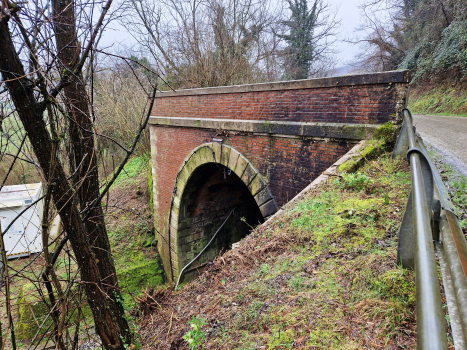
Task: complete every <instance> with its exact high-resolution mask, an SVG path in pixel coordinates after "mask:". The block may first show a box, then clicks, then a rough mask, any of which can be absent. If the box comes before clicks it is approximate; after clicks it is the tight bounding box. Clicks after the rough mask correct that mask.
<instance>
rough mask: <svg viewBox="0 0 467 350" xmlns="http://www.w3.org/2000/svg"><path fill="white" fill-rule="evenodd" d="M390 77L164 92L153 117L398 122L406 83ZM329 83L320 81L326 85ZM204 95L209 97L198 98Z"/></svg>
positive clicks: (368, 122) (154, 109) (157, 102)
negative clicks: (261, 88) (268, 87)
mask: <svg viewBox="0 0 467 350" xmlns="http://www.w3.org/2000/svg"><path fill="white" fill-rule="evenodd" d="M398 73H399V74H402V73H401V72H398ZM356 77H358V76H356ZM389 78H391V77H389ZM389 78H388V80H387V81H388V82H387V83H383V84H371V83H370V82H371V80H369V81H367V82H368V83H365V84H361V85H359V84H358V82H359V79H357V78H356V79H354V80H352V81H350V82H347V84H350V85H345V86H342V84H343V83H344V82H341V81H340V80H337V81H336V82H335V84H334V86H332V87H321V88H302V89H294V90H275V91H253V92H238V93H225V92H224V90H223V88H211V89H192V90H184V95H181V96H177V94H176V93H172V92H170V93H162V94H161V98H158V99H156V101H155V104H154V107H153V112H152V115H154V116H165V117H178V118H183V117H189V118H200V119H201V118H228V119H243V120H245V119H247V120H248V119H249V120H289V121H302V122H328V123H334V122H335V123H358V124H372V123H377V124H382V123H385V122H387V121H389V120H393V119H394V116H395V114H396V113H398V112H399V109H400V108H401V107H403V106H402V105H400V100H401V98H405V92H406V85H407V84H405V82H404V84H401V83H402V81H401V82H398V83H395V82H393V81H392V80H391V79H389ZM331 79H333V78H327V79H320V80H322V81H324V82H327V80H331ZM397 79H400V80H403V81H404V80H406V77H405V76H403V77H401V78H398V77H395V78H394V79H393V80H396V81H397ZM306 82H307V81H303V86H307V85H306ZM284 84H287V83H284ZM325 85H328V84H325ZM318 86H319V85H318ZM226 89H228V88H226ZM190 91H191V92H192V94H190ZM204 91H206V94H200V93H201V92H204ZM227 91H228V90H227ZM217 92H219V93H217ZM165 96H167V97H165Z"/></svg>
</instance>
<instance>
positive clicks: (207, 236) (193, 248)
mask: <svg viewBox="0 0 467 350" xmlns="http://www.w3.org/2000/svg"><path fill="white" fill-rule="evenodd" d="M234 209H235V210H234ZM232 210H233V212H232ZM231 212H232V214H231V215H230V217H229V214H230V213H231ZM263 222H264V219H263V216H262V214H261V211H260V209H259V207H258V204H257V203H256V201H255V198H254V197H253V195H252V194H251V192H250V190H249V189H248V187H247V186H246V185H245V183H244V182H243V181H242V179H240V178H239V177H238V176H237V175H236V174H235V173H234V172H233V171H231V170H230V169H229V168H228V167H226V166H224V165H221V164H217V163H206V164H204V165H201V166H199V167H198V168H197V169H196V170H195V171H194V172H193V174H192V175H191V177H190V179H189V180H188V182H187V184H186V186H185V189H184V191H183V194H182V197H181V201H180V211H179V218H178V234H177V235H178V239H177V242H178V259H179V264H180V268H181V269H182V268H183V267H184V266H186V265H187V264H188V263H190V262H191V261H192V260H193V259H194V258H195V257H196V256H197V255H198V254H199V253H200V252H201V251H202V250H203V248H205V247H206V245H207V244H208V243H209V241H210V240H211V238H212V237H213V235H214V234H215V233H216V231H217V230H218V229H219V228H220V227H221V225H222V224H223V226H222V228H220V229H219V232H217V234H216V236H215V238H214V239H213V240H212V242H211V243H210V244H209V246H208V247H207V248H206V249H205V251H204V252H203V253H202V254H201V255H200V256H199V258H197V259H196V260H195V261H193V262H192V263H191V264H190V265H189V266H188V267H187V268H186V269H185V271H184V274H183V276H182V277H181V281H183V282H187V281H190V280H192V279H193V278H194V277H196V276H198V275H199V274H201V273H202V272H203V271H204V269H205V268H206V267H207V266H208V265H209V263H210V262H212V261H213V260H214V259H215V258H216V257H217V256H218V255H219V253H220V252H223V251H226V250H229V249H231V248H232V245H233V244H234V243H236V242H238V241H240V240H241V239H242V238H244V237H246V236H247V235H248V234H249V233H250V232H251V230H252V229H253V228H255V227H256V226H257V225H259V224H261V223H263Z"/></svg>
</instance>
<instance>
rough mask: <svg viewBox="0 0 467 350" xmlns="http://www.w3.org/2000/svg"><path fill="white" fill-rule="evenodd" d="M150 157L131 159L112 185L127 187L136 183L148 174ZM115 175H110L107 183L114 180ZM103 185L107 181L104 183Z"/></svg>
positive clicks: (146, 155) (145, 155)
mask: <svg viewBox="0 0 467 350" xmlns="http://www.w3.org/2000/svg"><path fill="white" fill-rule="evenodd" d="M149 160H150V156H149V155H148V154H144V155H142V156H139V157H133V158H130V160H129V161H128V163H126V164H125V166H124V168H123V170H122V171H121V172H120V174H119V175H118V177H117V179H116V180H115V181H114V183H113V184H112V187H114V188H115V187H121V186H123V187H126V186H129V185H132V184H134V183H135V180H136V179H139V178H140V177H141V173H142V172H144V175H146V174H147V167H148V165H149ZM112 176H113V174H111V175H109V176H108V178H107V181H109V180H110V179H111V178H112ZM102 183H103V184H104V183H105V181H103V182H102Z"/></svg>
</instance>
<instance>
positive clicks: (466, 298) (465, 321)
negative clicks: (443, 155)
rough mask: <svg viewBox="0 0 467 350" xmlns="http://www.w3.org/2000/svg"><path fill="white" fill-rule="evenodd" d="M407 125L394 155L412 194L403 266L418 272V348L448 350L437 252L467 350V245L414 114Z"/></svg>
mask: <svg viewBox="0 0 467 350" xmlns="http://www.w3.org/2000/svg"><path fill="white" fill-rule="evenodd" d="M402 113H403V117H404V123H403V125H402V129H401V131H400V134H399V137H398V139H397V142H396V146H395V148H394V152H393V156H394V157H397V156H406V157H407V160H408V161H409V163H410V168H411V173H412V191H411V193H410V196H409V199H408V202H407V207H406V210H405V214H404V218H403V220H402V225H401V228H400V231H399V247H398V256H397V259H398V262H399V263H400V264H402V266H404V267H406V268H411V269H414V270H415V285H416V297H417V306H416V309H417V348H418V349H423V350H425V349H447V348H448V345H447V335H446V331H447V325H446V321H445V317H444V311H443V309H442V301H441V293H440V290H439V277H438V269H437V264H436V258H435V247H436V252H437V253H438V258H439V263H440V268H441V274H442V278H443V285H444V291H445V296H446V301H447V306H448V311H449V321H450V324H451V329H452V335H453V340H454V345H455V348H456V350H460V349H467V241H466V240H465V237H464V235H463V233H462V229H461V227H460V224H459V220H458V218H457V217H456V215H455V213H454V207H453V205H452V202H451V200H450V199H449V194H448V192H447V190H446V188H445V187H444V184H443V181H442V179H441V176H440V175H439V173H438V171H437V169H436V167H435V165H434V163H433V160H432V159H431V157H430V156H429V154H428V152H427V150H426V147H425V145H424V144H423V140H422V139H421V137H420V135H418V133H417V132H416V130H415V127H414V126H413V120H412V114H411V113H410V111H409V110H408V109H404V110H403V111H402Z"/></svg>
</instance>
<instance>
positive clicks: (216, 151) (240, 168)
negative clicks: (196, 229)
mask: <svg viewBox="0 0 467 350" xmlns="http://www.w3.org/2000/svg"><path fill="white" fill-rule="evenodd" d="M209 163H217V164H221V165H223V166H225V167H227V168H228V169H230V170H231V171H232V172H234V173H235V174H236V175H237V176H238V177H239V178H240V179H241V180H242V181H243V183H244V184H245V185H246V186H247V188H248V190H249V191H250V193H251V195H252V196H253V198H254V199H255V201H256V204H257V205H258V207H259V209H260V211H261V214H262V216H263V218H264V219H267V218H268V217H269V216H271V215H273V214H274V213H275V212H277V210H278V207H277V204H276V201H275V200H274V197H273V195H272V194H271V191H270V188H269V185H268V183H267V182H266V181H265V179H264V177H263V176H262V175H261V173H260V172H259V171H258V170H257V169H256V167H255V166H254V165H253V164H252V163H251V162H250V161H249V160H248V159H247V158H246V157H245V156H244V155H242V154H241V153H240V152H238V151H237V150H236V149H235V148H233V147H230V146H228V145H224V144H221V143H218V142H209V143H204V144H202V145H200V146H198V147H196V148H195V149H194V150H193V151H192V152H191V153H190V154H189V155H188V157H187V158H185V161H184V163H183V165H182V166H181V168H180V170H179V172H178V175H177V178H176V180H175V186H174V190H173V195H172V201H171V209H170V217H169V244H170V257H171V265H172V266H171V269H172V276H174V277H175V276H178V273H179V271H180V270H181V269H182V268H183V266H179V259H178V254H179V244H178V236H179V232H178V223H179V215H180V206H181V201H182V196H183V193H184V191H185V188H186V186H187V184H188V182H189V181H190V178H191V176H192V175H193V173H194V172H195V171H196V169H198V168H199V167H200V166H202V165H205V164H209Z"/></svg>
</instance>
